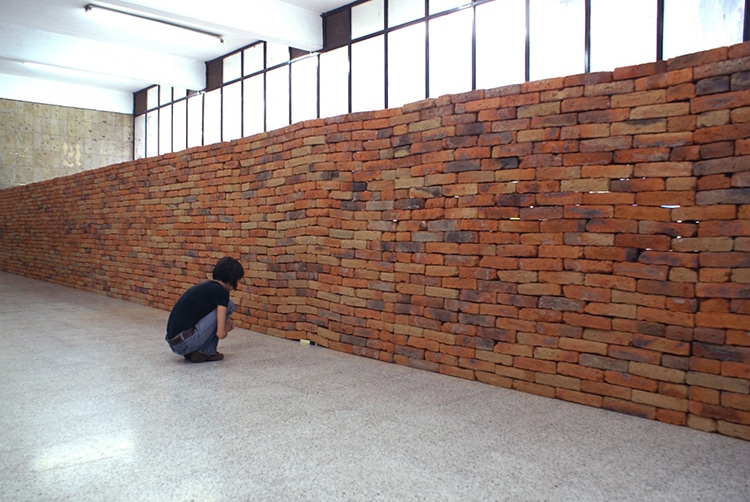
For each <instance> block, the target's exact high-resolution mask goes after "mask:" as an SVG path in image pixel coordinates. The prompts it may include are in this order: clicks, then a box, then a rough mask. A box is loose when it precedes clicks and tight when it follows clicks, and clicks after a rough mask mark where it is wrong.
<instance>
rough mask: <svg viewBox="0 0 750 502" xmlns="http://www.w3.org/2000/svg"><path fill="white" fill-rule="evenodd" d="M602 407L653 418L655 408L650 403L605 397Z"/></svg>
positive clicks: (654, 416)
mask: <svg viewBox="0 0 750 502" xmlns="http://www.w3.org/2000/svg"><path fill="white" fill-rule="evenodd" d="M602 408H604V409H606V410H611V411H616V412H618V413H624V414H626V415H633V416H637V417H641V418H647V419H649V420H654V419H655V418H656V408H655V407H654V406H651V405H646V404H639V403H634V402H632V401H629V400H624V399H617V398H613V397H605V398H604V402H603V403H602Z"/></svg>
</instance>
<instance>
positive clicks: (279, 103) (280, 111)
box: [266, 66, 289, 130]
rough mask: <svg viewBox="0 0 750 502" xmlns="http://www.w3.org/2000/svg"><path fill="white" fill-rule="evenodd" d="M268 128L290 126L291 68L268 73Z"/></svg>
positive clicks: (286, 67)
mask: <svg viewBox="0 0 750 502" xmlns="http://www.w3.org/2000/svg"><path fill="white" fill-rule="evenodd" d="M266 84H267V86H266V128H267V129H268V130H272V129H278V128H280V127H284V126H287V125H289V66H282V67H280V68H276V69H275V70H271V71H269V72H268V73H266Z"/></svg>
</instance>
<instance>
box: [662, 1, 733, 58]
mask: <svg viewBox="0 0 750 502" xmlns="http://www.w3.org/2000/svg"><path fill="white" fill-rule="evenodd" d="M744 12H745V1H744V0H665V1H664V59H669V58H673V57H677V56H681V55H683V54H691V53H693V52H699V51H703V50H707V49H713V48H715V47H723V46H725V45H732V44H737V43H740V42H742V31H743V23H744Z"/></svg>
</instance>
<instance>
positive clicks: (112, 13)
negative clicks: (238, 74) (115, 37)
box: [84, 3, 224, 45]
mask: <svg viewBox="0 0 750 502" xmlns="http://www.w3.org/2000/svg"><path fill="white" fill-rule="evenodd" d="M84 10H85V11H86V12H89V13H91V14H96V15H98V16H100V17H108V18H110V20H112V21H113V22H114V23H113V24H114V26H118V27H122V28H125V26H123V25H122V23H123V22H124V21H125V20H128V21H131V22H132V23H131V24H133V23H140V26H133V27H134V28H136V29H142V28H143V27H144V23H141V22H142V21H145V22H146V23H148V27H149V28H151V31H152V32H154V29H155V28H161V30H162V31H164V30H165V29H166V30H167V31H175V29H176V30H178V31H180V32H181V34H182V35H189V36H191V37H192V38H193V39H196V40H201V41H203V42H206V41H208V42H210V43H211V44H212V45H221V44H223V43H224V37H223V36H222V35H219V34H218V33H212V32H210V31H206V30H202V29H200V28H194V27H192V26H185V25H183V24H179V23H175V22H173V21H169V20H167V19H160V18H156V17H149V16H146V15H144V14H141V13H138V12H135V11H133V12H129V11H126V10H120V9H116V8H114V7H109V6H105V5H101V4H93V3H90V4H88V5H86V6H85V7H84ZM154 23H158V24H154ZM154 33H155V32H154ZM159 34H160V35H162V36H163V38H164V39H165V40H172V38H171V37H170V35H169V34H167V33H163V34H162V33H159Z"/></svg>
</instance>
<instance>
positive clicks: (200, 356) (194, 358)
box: [185, 351, 224, 363]
mask: <svg viewBox="0 0 750 502" xmlns="http://www.w3.org/2000/svg"><path fill="white" fill-rule="evenodd" d="M185 359H187V360H188V361H190V362H191V363H207V362H210V361H221V360H222V359H224V354H222V353H220V352H217V353H216V354H213V355H208V354H204V353H203V352H198V351H195V352H191V353H190V354H187V355H186V356H185Z"/></svg>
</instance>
